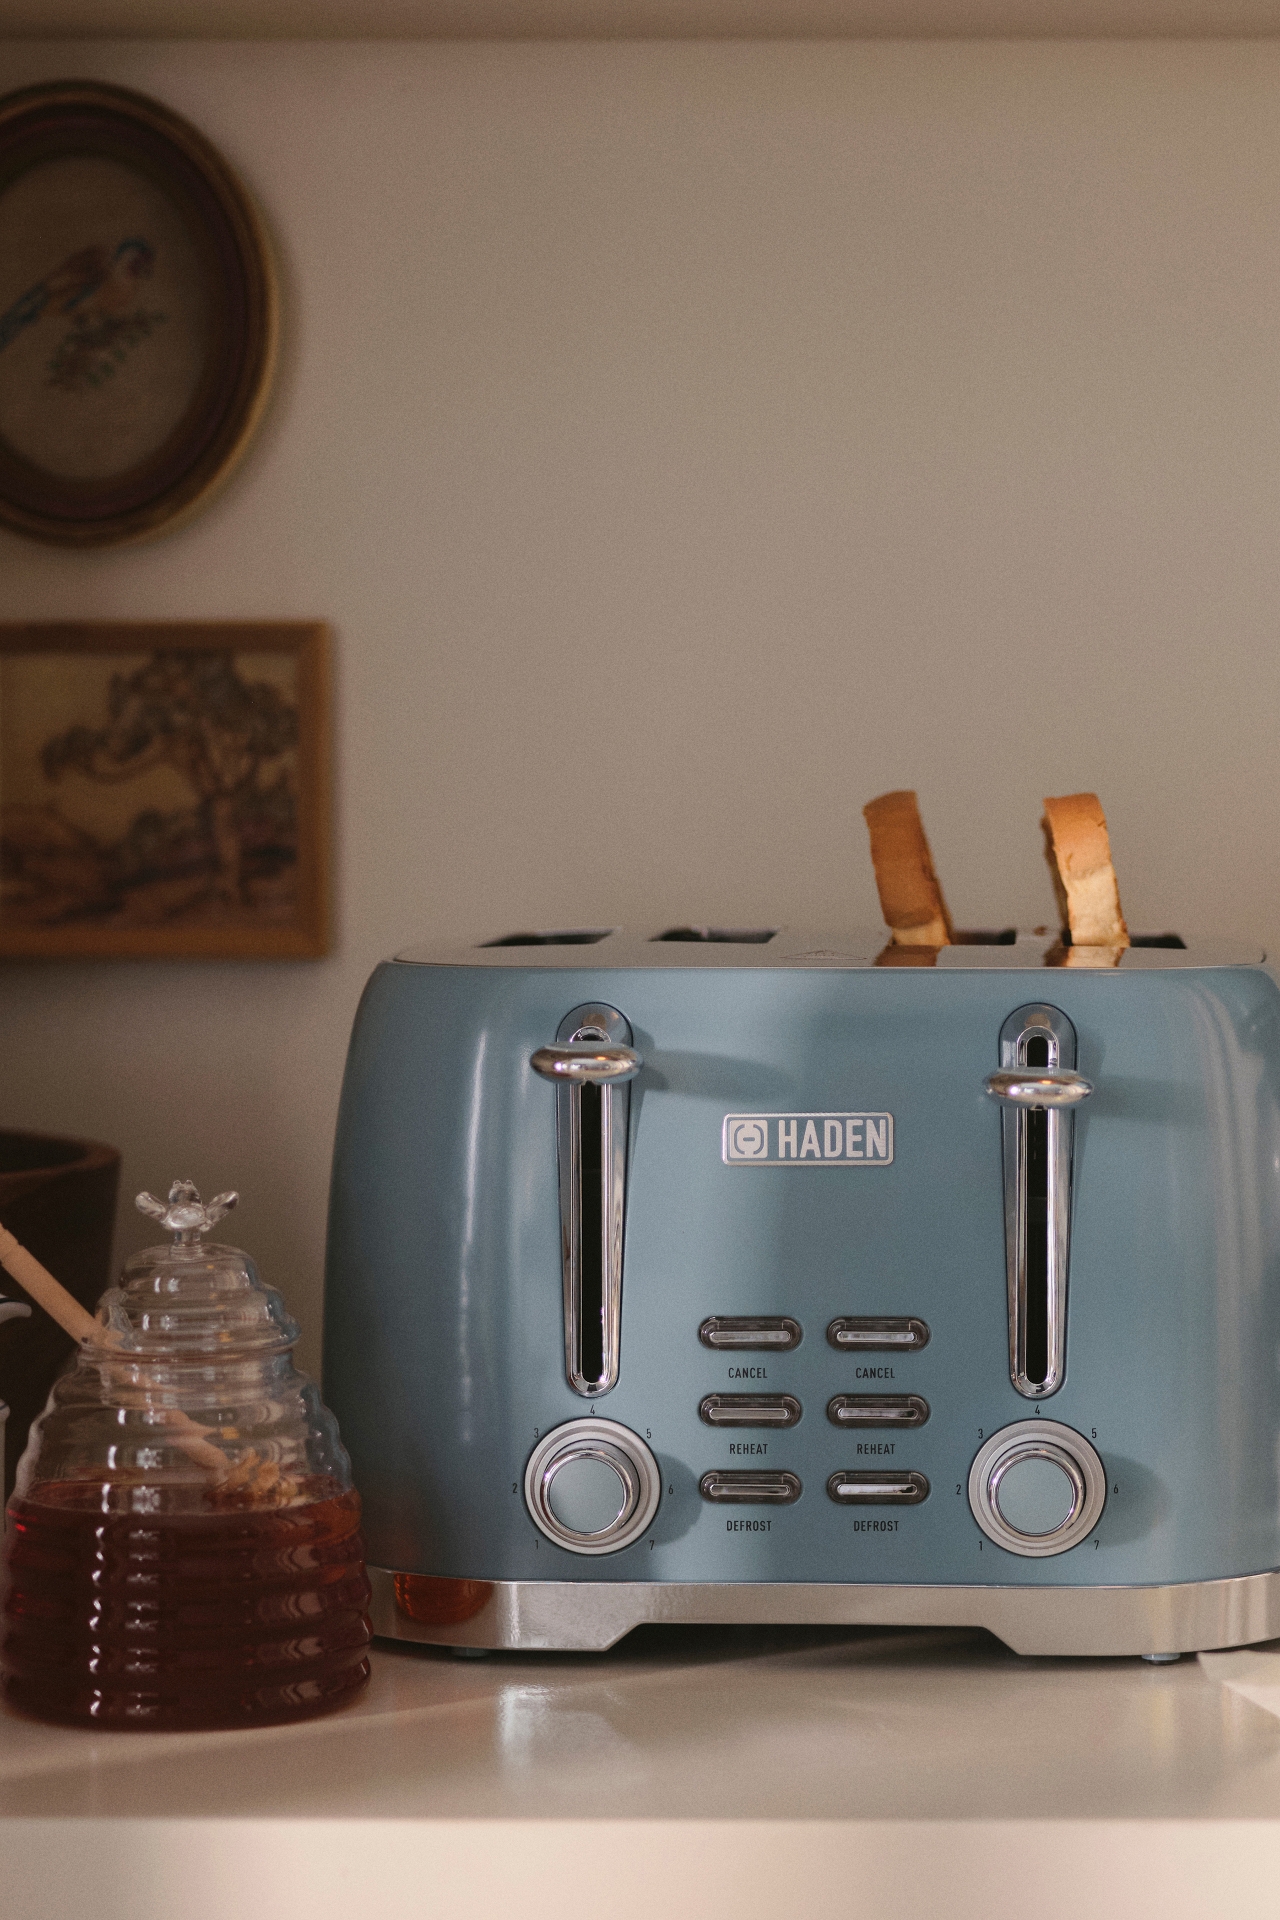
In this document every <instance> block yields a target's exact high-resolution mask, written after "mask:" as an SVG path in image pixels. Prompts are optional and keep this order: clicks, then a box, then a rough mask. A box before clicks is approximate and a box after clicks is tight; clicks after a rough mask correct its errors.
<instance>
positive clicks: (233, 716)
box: [0, 621, 330, 960]
mask: <svg viewBox="0 0 1280 1920" xmlns="http://www.w3.org/2000/svg"><path fill="white" fill-rule="evenodd" d="M328 656H329V631H328V628H327V627H326V626H325V625H324V624H323V623H321V622H317V621H282V622H277V621H270V622H268V621H217V622H209V621H111V622H94V623H91V624H76V623H39V624H29V625H10V626H0V958H4V957H8V958H23V959H54V958H63V959H71V958H77V959H104V960H105V959H122V958H153V959H154V958H185V959H215V958H217V959H246V960H248V959H262V960H299V959H311V958H315V957H318V956H319V955H322V954H324V953H326V952H327V951H328V950H329V919H330V903H329V761H330V747H329V733H330V718H329V664H328Z"/></svg>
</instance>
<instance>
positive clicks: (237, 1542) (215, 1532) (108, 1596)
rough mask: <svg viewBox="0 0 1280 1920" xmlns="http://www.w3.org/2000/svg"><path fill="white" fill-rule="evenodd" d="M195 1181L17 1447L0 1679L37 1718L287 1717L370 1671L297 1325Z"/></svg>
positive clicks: (342, 1506) (356, 1576) (181, 1190)
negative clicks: (223, 1232)
mask: <svg viewBox="0 0 1280 1920" xmlns="http://www.w3.org/2000/svg"><path fill="white" fill-rule="evenodd" d="M235 1197H236V1196H235V1195H234V1194H222V1195H219V1197H218V1198H217V1199H216V1200H214V1201H211V1202H210V1203H209V1204H208V1205H207V1206H202V1205H201V1203H200V1196H199V1194H198V1193H197V1192H196V1189H195V1188H194V1187H193V1186H191V1184H190V1183H189V1182H186V1181H180V1182H176V1183H175V1185H174V1186H173V1188H172V1189H171V1191H170V1194H169V1199H168V1203H167V1204H166V1203H164V1202H161V1201H157V1200H155V1199H153V1198H152V1196H151V1195H149V1194H140V1195H139V1197H138V1205H139V1207H140V1208H141V1209H142V1211H144V1212H146V1213H150V1214H152V1215H154V1216H155V1217H156V1218H157V1219H159V1220H160V1221H161V1222H162V1223H163V1224H164V1225H165V1226H167V1227H168V1228H169V1229H170V1230H171V1231H172V1233H173V1236H174V1237H173V1241H172V1244H170V1245H167V1246H158V1247H149V1248H148V1249H147V1250H146V1251H145V1252H144V1253H139V1254H136V1255H135V1256H134V1257H133V1259H131V1260H130V1261H129V1262H128V1264H127V1265H126V1267H125V1269H124V1273H123V1275H122V1277H121V1284H120V1285H119V1286H118V1287H115V1288H112V1289H111V1291H109V1292H108V1293H106V1294H104V1296H103V1298H102V1301H101V1303H100V1305H99V1308H98V1326H99V1328H100V1330H101V1331H100V1333H99V1334H98V1335H97V1336H96V1337H94V1338H92V1339H86V1340H84V1341H82V1342H81V1345H80V1348H79V1351H78V1352H77V1354H76V1355H75V1357H74V1360H73V1361H72V1363H71V1364H70V1366H69V1367H68V1369H67V1371H66V1372H65V1373H63V1375H62V1376H61V1378H60V1379H59V1380H58V1381H57V1382H56V1383H55V1385H54V1388H53V1391H52V1393H51V1394H50V1396H49V1400H48V1404H47V1405H46V1407H45V1410H44V1412H43V1413H42V1414H41V1416H40V1418H39V1419H38V1420H37V1421H36V1423H35V1424H34V1426H33V1427H32V1429H31V1435H30V1439H29V1441H28V1445H27V1450H26V1452H25V1453H24V1455H23V1457H22V1460H21V1462H20V1464H19V1468H18V1477H17V1485H16V1487H15V1490H14V1496H13V1499H12V1501H11V1502H10V1505H9V1511H8V1530H7V1534H6V1539H5V1557H6V1564H7V1576H8V1577H7V1585H6V1591H5V1599H4V1627H3V1639H2V1641H0V1673H2V1684H3V1688H4V1692H5V1695H6V1697H7V1698H8V1699H9V1700H10V1701H11V1702H12V1703H13V1704H14V1705H15V1706H18V1707H21V1708H23V1709H25V1710H26V1711H28V1712H31V1713H34V1714H38V1715H39V1716H41V1717H42V1718H44V1719H53V1720H60V1721H71V1722H74V1723H77V1724H81V1725H94V1726H104V1727H152V1728H162V1727H167V1728H173V1727H228V1726H244V1725H253V1724H258V1723H266V1722H271V1721H281V1720H293V1719H300V1718H303V1717H305V1716H307V1715H310V1714H315V1713H323V1712H326V1711H327V1710H329V1709H330V1708H332V1707H336V1706H339V1705H341V1704H342V1703H343V1702H345V1701H346V1700H349V1699H350V1698H351V1697H352V1696H353V1695H354V1694H355V1693H356V1692H357V1691H358V1690H359V1689H360V1687H362V1686H363V1685H364V1683H365V1681H366V1680H367V1678H368V1674H369V1662H368V1644H369V1637H370V1636H369V1624H368V1619H367V1614H366V1608H367V1605H368V1598H369V1584H368V1580H367V1577H366V1574H365V1568H364V1544H363V1541H362V1539H361V1534H360V1500H359V1495H358V1494H357V1493H356V1492H355V1490H354V1488H353V1487H352V1484H351V1469H350V1463H349V1462H348V1459H347V1456H346V1454H345V1452H344V1451H343V1448H342V1443H341V1441H340V1440H339V1438H338V1429H337V1424H336V1422H335V1421H334V1419H333V1416H332V1414H330V1413H329V1412H328V1410H327V1409H326V1408H325V1407H324V1406H323V1405H322V1403H321V1400H320V1396H319V1394H318V1392H317V1390H316V1388H315V1386H314V1384H313V1383H312V1382H311V1381H310V1380H308V1379H307V1378H306V1377H305V1376H304V1375H302V1374H300V1373H299V1372H298V1370H297V1369H296V1367H295V1366H294V1364H293V1347H294V1343H295V1342H296V1340H297V1337H298V1329H297V1326H296V1325H295V1323H294V1322H293V1320H291V1319H290V1317H289V1315H288V1313H287V1312H286V1311H285V1307H284V1303H283V1301H282V1300H281V1298H280V1296H279V1294H277V1293H274V1292H272V1291H271V1290H270V1289H269V1288H267V1287H264V1286H263V1285H262V1283H261V1281H260V1280H259V1279H258V1276H257V1273H256V1272H255V1270H254V1267H253V1263H252V1261H251V1260H250V1259H249V1258H248V1257H247V1256H246V1255H245V1254H243V1253H242V1252H240V1250H239V1249H238V1248H236V1247H230V1246H222V1245H218V1244H206V1243H205V1242H204V1240H203V1237H202V1236H203V1234H204V1233H205V1232H206V1231H207V1230H208V1229H209V1228H210V1227H211V1226H212V1225H213V1224H214V1222H215V1221H216V1220H218V1219H220V1218H221V1217H222V1215H223V1214H224V1213H225V1212H226V1211H227V1209H228V1207H229V1206H231V1205H234V1203H235Z"/></svg>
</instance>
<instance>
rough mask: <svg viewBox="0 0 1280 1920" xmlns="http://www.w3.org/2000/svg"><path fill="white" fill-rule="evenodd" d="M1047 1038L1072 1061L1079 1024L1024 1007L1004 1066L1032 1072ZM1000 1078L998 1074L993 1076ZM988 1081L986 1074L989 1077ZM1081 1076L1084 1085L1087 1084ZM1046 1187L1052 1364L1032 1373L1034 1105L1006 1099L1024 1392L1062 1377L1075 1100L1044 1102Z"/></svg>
mask: <svg viewBox="0 0 1280 1920" xmlns="http://www.w3.org/2000/svg"><path fill="white" fill-rule="evenodd" d="M1033 1040H1043V1041H1046V1042H1047V1043H1048V1045H1047V1051H1048V1054H1049V1058H1048V1061H1047V1062H1046V1063H1045V1064H1046V1065H1047V1066H1048V1067H1049V1068H1050V1069H1064V1070H1065V1069H1068V1068H1074V1066H1075V1064H1076V1030H1075V1028H1074V1027H1073V1026H1072V1024H1071V1022H1070V1021H1069V1020H1068V1018H1067V1016H1066V1014H1065V1013H1060V1012H1059V1011H1058V1009H1057V1007H1048V1006H1042V1005H1039V1004H1036V1005H1032V1006H1026V1007H1019V1008H1018V1009H1017V1011H1016V1012H1015V1013H1011V1014H1010V1015H1009V1018H1008V1019H1007V1020H1006V1021H1005V1023H1004V1025H1003V1026H1002V1027H1001V1029H1000V1065H1001V1068H1002V1069H1003V1070H1004V1072H1005V1073H1006V1074H1009V1073H1012V1072H1014V1071H1016V1070H1019V1069H1021V1072H1022V1076H1023V1077H1026V1073H1027V1067H1028V1062H1027V1049H1028V1046H1029V1044H1030V1042H1031V1041H1033ZM991 1077H992V1078H995V1077H996V1076H994V1075H993V1076H991ZM985 1084H987V1083H985V1082H984V1085H985ZM1087 1084H1088V1083H1087V1082H1081V1085H1087ZM1042 1111H1043V1112H1044V1114H1045V1127H1046V1132H1047V1147H1046V1152H1047V1158H1048V1193H1047V1196H1046V1199H1047V1213H1048V1219H1047V1236H1048V1247H1047V1249H1046V1255H1047V1258H1046V1269H1047V1270H1046V1274H1045V1281H1046V1293H1047V1301H1046V1313H1047V1319H1048V1340H1047V1345H1048V1372H1047V1373H1046V1374H1045V1376H1044V1378H1043V1379H1041V1380H1032V1379H1031V1378H1030V1376H1029V1375H1028V1373H1027V1233H1028V1228H1029V1224H1030V1211H1031V1210H1030V1205H1029V1197H1028V1192H1027V1181H1028V1147H1027V1135H1028V1110H1027V1108H1026V1107H1025V1106H1011V1105H1008V1104H1004V1105H1002V1107H1001V1111H1000V1131H1001V1135H1002V1140H1003V1151H1004V1234H1005V1264H1006V1269H1007V1282H1008V1290H1009V1378H1010V1379H1011V1380H1012V1381H1013V1384H1014V1387H1015V1388H1016V1389H1017V1391H1018V1392H1019V1393H1020V1394H1021V1395H1022V1397H1023V1398H1024V1400H1047V1399H1048V1398H1049V1396H1050V1395H1051V1394H1054V1393H1056V1392H1057V1391H1058V1388H1059V1387H1060V1386H1061V1385H1062V1380H1063V1374H1064V1371H1065V1368H1066V1350H1067V1270H1068V1261H1069V1258H1070V1251H1071V1147H1072V1137H1073V1134H1074V1131H1075V1115H1074V1113H1073V1112H1072V1110H1071V1108H1070V1107H1058V1106H1045V1107H1044V1108H1043V1109H1042Z"/></svg>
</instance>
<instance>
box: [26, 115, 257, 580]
mask: <svg viewBox="0 0 1280 1920" xmlns="http://www.w3.org/2000/svg"><path fill="white" fill-rule="evenodd" d="M278 326H279V317H278V296H277V289H276V280H275V274H274V272H273V269H272V264H271V256H270V251H269V248H268V245H267V240H266V235H265V233H264V230H263V226H262V222H261V220H260V218H259V216H258V214H257V211H256V209H255V208H254V205H253V203H252V201H251V200H250V198H249V195H248V194H247V193H246V191H245V189H244V187H243V186H242V185H241V183H240V181H239V180H238V179H237V178H236V176H235V174H234V173H233V171H232V169H231V168H230V167H229V166H228V165H227V162H226V161H225V160H224V159H223V158H222V156H221V154H219V153H218V152H217V150H216V148H214V147H213V146H212V145H211V144H210V142H209V141H208V140H206V139H205V137H204V135H203V134H201V133H199V132H198V131H197V130H196V128H195V127H193V126H191V125H190V124H189V122H187V121H186V120H183V119H182V118H181V117H180V116H179V115H178V114H176V113H172V112H171V111H170V110H169V109H168V108H167V107H165V106H162V105H161V104H160V102H158V101H156V100H151V99H149V98H147V96H146V95H144V94H140V93H134V92H132V91H130V90H128V89H126V88H124V87H114V86H106V85H102V84H99V83H97V82H90V81H65V82H57V83H54V84H51V85H42V86H34V87H25V88H23V89H21V90H20V91H19V92H16V93H10V94H7V95H6V96H4V97H3V98H2V99H0V525H4V526H7V527H11V528H13V529H14V530H16V531H17V532H19V533H23V534H27V535H29V536H31V537H32V538H34V539H37V540H44V541H50V542H53V543H54V544H57V545H60V546H70V547H91V546H104V545H110V544H114V543H120V542H124V541H137V540H146V539H149V538H151V537H152V536H154V535H155V534H158V533H161V532H164V531H168V530H169V529H170V528H172V527H174V526H175V525H177V524H179V523H181V522H182V521H183V520H186V519H187V518H189V517H190V516H191V515H192V514H194V513H195V512H197V511H198V510H199V509H200V508H201V507H203V506H204V505H206V504H207V502H208V500H209V498H210V496H211V495H212V493H213V492H214V490H215V489H216V488H218V487H219V486H220V485H221V484H222V483H223V482H224V481H225V480H226V479H227V477H228V476H229V474H230V473H231V472H232V470H233V468H234V467H235V465H236V464H237V462H238V461H239V459H240V457H241V456H242V454H243V453H244V451H245V449H246V447H247V446H248V444H249V441H250V439H251V437H252V434H253V431H254V429H255V427H256V426H257V424H258V422H259V420H260V418H261V416H262V412H263V409H264V407H265V405H266V400H267V396H268V393H269V390H270V386H271V377H272V373H273V371H274V366H275V358H276V344H277V334H278Z"/></svg>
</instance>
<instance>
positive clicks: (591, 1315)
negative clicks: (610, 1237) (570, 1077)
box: [577, 1084, 608, 1382]
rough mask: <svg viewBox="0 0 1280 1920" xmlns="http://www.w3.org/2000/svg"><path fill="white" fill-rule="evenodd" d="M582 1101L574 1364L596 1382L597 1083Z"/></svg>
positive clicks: (600, 1255)
mask: <svg viewBox="0 0 1280 1920" xmlns="http://www.w3.org/2000/svg"><path fill="white" fill-rule="evenodd" d="M579 1098H580V1099H581V1101H582V1113H581V1122H580V1125H581V1139H582V1160H581V1167H582V1176H581V1177H582V1207H581V1214H580V1223H581V1224H580V1229H579V1231H580V1236H581V1237H580V1242H579V1246H578V1275H579V1293H578V1299H579V1307H578V1367H577V1371H578V1374H579V1376H580V1378H581V1379H583V1380H587V1381H591V1382H598V1381H599V1380H600V1379H601V1378H602V1376H603V1374H604V1371H605V1366H604V1295H605V1206H604V1184H603V1182H604V1137H603V1123H604V1102H605V1100H606V1099H607V1098H608V1095H607V1094H606V1092H605V1089H604V1088H603V1087H596V1086H591V1085H590V1084H587V1085H585V1086H583V1087H582V1088H581V1089H580V1092H579Z"/></svg>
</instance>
